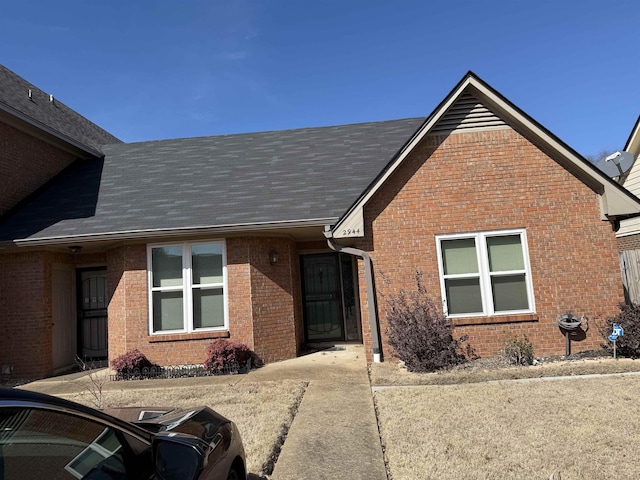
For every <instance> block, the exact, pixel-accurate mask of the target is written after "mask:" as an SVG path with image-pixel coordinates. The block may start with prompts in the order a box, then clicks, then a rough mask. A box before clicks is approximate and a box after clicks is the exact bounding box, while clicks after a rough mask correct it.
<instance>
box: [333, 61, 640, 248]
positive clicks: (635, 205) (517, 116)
mask: <svg viewBox="0 0 640 480" xmlns="http://www.w3.org/2000/svg"><path fill="white" fill-rule="evenodd" d="M466 89H471V90H472V91H473V93H474V94H475V95H476V96H477V97H479V100H482V101H484V102H487V103H488V104H489V105H491V107H492V108H494V109H495V110H497V111H496V113H498V115H499V116H502V117H504V118H505V119H506V120H507V123H509V124H510V125H512V126H514V127H515V128H516V129H517V130H518V131H519V132H520V133H522V134H524V135H525V136H526V137H527V138H528V139H529V140H530V141H532V142H533V143H535V144H536V145H537V146H538V147H539V148H541V149H542V150H543V151H545V153H547V154H548V155H550V156H551V157H552V158H554V159H555V160H556V161H558V162H559V163H560V164H561V165H562V166H563V167H564V168H566V169H567V170H569V171H570V172H571V173H572V174H574V175H575V176H576V177H577V178H579V179H580V180H582V181H583V182H584V183H585V184H586V185H588V186H589V187H590V188H591V189H592V190H593V191H594V192H596V193H597V194H599V195H601V197H602V198H603V201H602V202H601V206H602V219H603V220H620V219H625V218H632V217H635V216H640V199H638V198H637V197H635V196H634V195H632V194H631V193H630V192H629V191H627V190H626V189H624V188H623V187H622V186H620V185H618V184H617V183H616V182H614V181H613V180H611V179H610V178H609V177H607V176H606V175H604V174H603V173H602V172H600V171H599V170H598V169H597V168H596V167H595V166H594V165H592V164H591V163H590V162H588V161H587V160H586V159H585V158H583V157H582V156H581V155H580V154H578V153H577V152H576V151H575V150H573V149H572V148H571V147H569V146H568V145H567V144H566V143H564V142H563V141H562V140H560V139H559V138H558V137H556V136H555V135H554V134H553V133H551V132H550V131H549V130H547V129H546V128H545V127H543V126H542V125H541V124H540V123H538V122H537V121H535V120H534V119H533V118H531V117H530V116H529V115H527V114H526V113H525V112H523V111H522V110H520V109H519V108H518V107H516V106H515V105H514V104H513V103H511V102H510V101H509V100H507V99H506V97H504V96H503V95H502V94H500V93H499V92H498V91H497V90H495V89H493V88H492V87H491V86H489V84H487V83H486V82H484V81H483V80H482V79H480V78H479V77H478V76H477V75H476V74H474V73H473V72H472V71H469V72H468V73H467V74H466V75H465V76H464V77H463V78H462V80H460V81H459V82H458V84H457V85H456V86H455V87H454V88H453V89H452V90H451V92H450V93H449V94H448V95H447V96H446V97H445V99H444V100H443V101H442V102H440V104H439V105H438V106H437V107H436V108H435V110H434V111H433V112H432V113H431V114H430V115H429V117H427V119H426V120H425V122H424V123H423V125H422V126H421V127H420V128H419V129H418V131H417V132H416V133H415V134H414V135H413V136H412V137H411V139H410V140H409V141H408V142H407V143H406V144H405V145H404V147H403V148H402V149H401V150H400V152H398V154H397V155H396V156H395V157H394V158H393V159H392V160H391V161H390V162H389V164H388V165H387V167H385V169H384V170H383V171H382V172H381V173H380V174H379V175H378V177H377V178H376V179H375V180H374V182H373V183H372V184H371V185H369V187H367V189H366V190H365V191H364V192H363V193H362V195H360V197H359V198H358V200H357V201H356V202H355V203H354V204H353V205H352V206H351V207H350V208H349V210H347V211H346V212H345V214H344V215H342V216H341V217H340V219H339V220H338V222H336V224H335V225H334V226H333V228H332V229H331V231H332V233H333V234H334V236H335V238H342V237H346V236H349V235H342V234H341V233H340V230H341V229H342V230H343V231H344V230H346V229H347V228H346V227H347V226H349V227H351V226H352V224H356V223H358V219H359V218H362V216H363V209H364V206H365V204H366V203H367V202H368V200H369V199H370V198H371V197H372V196H373V195H374V194H375V192H376V191H378V189H379V188H381V186H382V185H383V184H384V183H385V181H386V180H387V178H389V176H391V174H392V173H393V172H394V171H395V170H396V169H397V168H398V167H399V166H400V164H401V163H402V162H403V161H404V159H405V158H406V157H407V155H408V154H409V153H410V152H411V151H412V150H413V148H414V147H415V146H416V145H417V144H418V143H419V142H420V141H421V140H422V139H423V138H424V137H425V136H426V135H427V134H428V132H429V131H430V130H431V128H432V127H433V126H434V125H435V124H436V123H437V122H438V120H439V119H440V118H441V117H442V115H444V114H445V112H446V111H447V109H448V108H449V107H450V106H451V105H452V104H453V103H454V102H455V101H456V99H457V98H458V97H459V96H460V95H461V94H462V92H464V91H465V90H466ZM362 235H364V232H361V233H360V234H359V235H356V236H362ZM351 236H353V235H351Z"/></svg>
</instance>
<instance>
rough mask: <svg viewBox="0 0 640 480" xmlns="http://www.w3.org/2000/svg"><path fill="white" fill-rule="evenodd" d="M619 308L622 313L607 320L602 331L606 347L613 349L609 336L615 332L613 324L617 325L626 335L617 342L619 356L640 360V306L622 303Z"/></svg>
mask: <svg viewBox="0 0 640 480" xmlns="http://www.w3.org/2000/svg"><path fill="white" fill-rule="evenodd" d="M619 307H620V313H618V314H617V315H616V316H615V317H612V318H607V320H606V322H605V324H604V325H603V326H602V327H603V328H601V329H600V330H601V332H600V333H601V334H602V336H603V337H604V340H605V342H606V343H605V346H606V347H608V348H610V347H611V342H610V341H609V335H611V332H613V324H614V323H616V324H618V325H620V326H621V327H622V328H623V329H624V335H623V336H621V337H618V339H617V340H616V348H617V350H618V354H620V355H622V356H624V357H628V358H640V305H626V304H624V303H622V304H620V306H619Z"/></svg>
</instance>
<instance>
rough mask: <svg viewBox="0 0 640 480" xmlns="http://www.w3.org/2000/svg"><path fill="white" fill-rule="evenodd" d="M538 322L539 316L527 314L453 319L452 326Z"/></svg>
mask: <svg viewBox="0 0 640 480" xmlns="http://www.w3.org/2000/svg"><path fill="white" fill-rule="evenodd" d="M538 320H539V318H538V315H537V314H535V313H525V314H518V315H494V316H491V317H458V318H452V319H451V325H453V326H454V327H463V326H467V325H493V324H496V323H519V322H537V321H538Z"/></svg>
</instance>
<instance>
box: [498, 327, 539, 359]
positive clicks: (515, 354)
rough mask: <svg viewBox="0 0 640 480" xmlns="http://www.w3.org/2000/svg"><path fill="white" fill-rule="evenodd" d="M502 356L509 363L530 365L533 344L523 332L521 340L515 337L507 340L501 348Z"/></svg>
mask: <svg viewBox="0 0 640 480" xmlns="http://www.w3.org/2000/svg"><path fill="white" fill-rule="evenodd" d="M502 356H503V357H504V358H505V359H506V360H507V361H508V362H509V363H510V364H511V365H532V364H533V345H532V344H531V342H530V341H529V337H527V335H526V334H525V335H523V338H522V340H521V339H519V338H515V337H513V338H510V339H509V340H507V341H506V342H505V344H504V348H503V349H502Z"/></svg>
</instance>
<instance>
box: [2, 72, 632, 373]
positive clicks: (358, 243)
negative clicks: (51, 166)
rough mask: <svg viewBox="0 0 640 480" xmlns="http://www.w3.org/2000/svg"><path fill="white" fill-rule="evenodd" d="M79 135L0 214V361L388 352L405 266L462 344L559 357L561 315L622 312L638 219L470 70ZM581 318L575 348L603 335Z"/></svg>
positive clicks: (42, 368) (44, 366)
mask: <svg viewBox="0 0 640 480" xmlns="http://www.w3.org/2000/svg"><path fill="white" fill-rule="evenodd" d="M1 86H2V85H1V84H0V87H1ZM30 88H34V87H30ZM5 91H6V90H5V89H4V88H0V95H4V94H5ZM26 94H27V93H26V92H14V93H12V94H11V95H26ZM0 102H5V103H6V101H5V100H4V99H2V98H0ZM17 110H18V113H24V112H22V111H20V110H19V109H17ZM24 116H26V117H28V118H31V117H32V116H33V114H31V115H29V114H24ZM3 121H5V120H3ZM27 123H28V122H27ZM31 123H35V122H31ZM29 125H31V124H29ZM23 127H24V128H22V129H21V130H20V135H22V133H21V132H22V131H26V130H28V129H29V128H31V127H27V126H23ZM13 136H14V135H13V133H11V134H9V135H6V134H5V136H4V137H2V139H1V140H0V141H2V142H4V144H10V143H11V142H12V141H13ZM54 137H55V135H54ZM45 140H47V139H45ZM49 140H50V139H49ZM52 142H53V140H51V142H49V143H52ZM104 143H108V144H104ZM93 148H94V149H95V151H93V152H86V151H83V150H82V149H80V150H81V151H80V152H77V153H76V154H75V155H76V157H77V160H75V161H74V162H73V163H72V164H71V165H70V166H68V167H67V168H66V169H64V170H63V171H62V172H61V173H59V174H57V175H55V176H54V177H53V179H51V181H49V182H48V183H47V184H46V185H44V186H43V187H41V188H39V189H38V190H37V192H35V193H34V194H33V195H30V196H29V197H28V198H27V199H26V200H25V201H23V202H22V203H21V204H20V205H19V206H18V207H16V208H14V209H13V210H11V211H10V212H8V213H7V214H6V215H5V216H4V217H3V219H2V221H1V222H0V241H1V242H2V243H0V248H2V249H1V250H0V268H1V269H2V270H1V271H2V275H1V276H0V364H2V365H5V366H10V367H11V368H13V375H16V376H20V375H24V376H27V375H28V376H43V375H49V374H51V373H52V372H53V371H55V370H57V369H62V368H65V367H66V366H67V365H68V364H70V363H71V362H72V361H73V358H74V356H75V355H76V354H80V355H81V356H87V357H99V356H101V355H105V354H106V353H107V352H106V351H105V348H107V347H108V356H109V358H113V357H115V356H116V355H119V354H122V353H124V352H125V351H128V350H131V349H134V348H138V349H140V350H141V351H142V352H144V353H145V354H146V355H147V356H148V357H149V358H150V359H151V360H152V361H155V362H158V363H160V364H165V365H169V364H189V363H199V362H202V361H203V360H204V356H205V350H206V347H207V345H208V344H209V342H211V340H212V339H214V338H229V339H230V340H233V341H237V342H242V343H245V344H247V345H248V346H249V347H251V348H252V349H254V350H255V352H256V353H257V355H258V356H259V357H260V358H262V359H263V360H264V361H266V362H270V361H276V360H282V359H287V358H292V357H295V356H296V355H297V354H299V352H300V350H301V348H302V347H303V346H304V345H305V344H309V343H323V342H336V341H353V342H363V343H364V345H365V350H366V356H367V359H368V361H373V360H374V359H377V358H378V357H379V356H382V357H383V358H391V356H392V352H391V351H390V348H389V346H388V341H387V335H386V326H387V323H386V318H385V299H388V298H389V295H391V294H393V293H397V292H400V291H401V290H403V289H412V288H414V287H415V284H414V281H413V279H414V277H415V272H416V271H421V272H422V274H423V282H424V284H425V286H426V288H427V290H428V292H429V294H430V295H431V296H432V297H433V298H434V299H436V300H437V301H438V302H440V301H442V304H443V306H444V311H445V312H446V314H447V315H448V316H449V317H450V318H451V319H452V322H453V324H454V325H455V330H454V332H455V334H456V335H468V336H469V343H470V344H471V345H472V346H473V348H474V349H475V351H476V353H477V354H479V355H481V356H489V355H495V354H497V353H498V352H499V351H500V349H501V348H502V347H503V345H504V342H505V340H506V339H508V338H510V337H511V336H521V335H522V334H526V335H528V338H529V339H530V340H531V341H532V342H533V344H534V347H535V351H536V353H537V354H561V353H564V349H565V339H564V336H563V335H562V333H561V332H560V331H559V329H558V327H557V324H556V317H557V316H558V315H559V314H563V313H567V312H569V311H571V312H573V313H574V314H577V315H580V316H585V317H587V318H588V319H589V320H592V321H594V320H595V319H596V318H598V317H604V316H609V315H613V314H615V313H616V311H617V305H618V302H619V301H621V300H622V298H623V291H622V283H621V279H620V271H619V263H618V256H617V244H616V237H615V233H614V230H613V228H612V224H617V222H618V221H620V220H623V219H626V218H630V217H634V216H637V215H639V214H640V201H639V200H638V199H637V198H635V197H634V196H633V195H631V194H629V192H627V191H626V190H625V189H623V188H622V187H620V186H619V185H617V184H616V183H615V182H613V181H611V180H610V179H608V178H607V177H606V176H605V175H603V174H602V173H601V172H599V171H598V170H597V169H596V168H595V167H593V166H592V165H591V164H590V163H589V162H587V161H586V160H585V159H583V158H582V157H581V156H580V155H578V154H577V153H576V152H575V151H573V150H572V149H571V148H569V147H568V146H567V145H565V144H564V143H563V142H562V141H560V140H559V139H558V138H556V137H555V136H554V135H553V134H551V133H550V132H549V131H547V130H546V129H544V128H543V127H542V126H541V125H539V124H538V123H537V122H535V121H534V120H533V119H531V118H530V117H529V116H527V115H526V114H525V113H524V112H522V111H520V110H519V109H518V108H517V107H515V106H514V105H513V104H512V103H510V102H509V101H508V100H506V99H505V98H504V97H503V96H502V95H500V94H499V93H498V92H497V91H495V90H494V89H492V88H491V87H490V86H489V85H487V84H486V83H485V82H483V81H482V80H480V79H479V78H478V77H477V76H476V75H474V74H473V73H468V74H467V75H465V77H464V78H463V79H462V80H461V81H460V82H459V83H458V85H456V86H455V87H454V89H453V90H452V91H451V93H450V94H449V95H448V96H447V97H446V98H445V99H444V100H443V101H442V103H441V104H440V105H439V106H438V107H437V108H436V109H435V110H434V112H433V113H432V114H431V115H430V116H429V117H427V118H426V119H424V118H417V119H405V120H392V121H386V122H373V123H363V124H356V125H343V126H336V127H323V128H305V129H299V130H287V131H280V132H263V133H250V134H240V135H225V136H217V137H202V138H191V139H173V140H162V141H151V142H141V143H132V144H123V143H119V142H117V141H116V139H113V141H111V142H109V141H107V142H102V141H101V142H98V143H97V144H96V145H94V147H93ZM81 153H82V155H81ZM33 155H34V157H33V158H36V159H37V158H38V154H37V152H36V153H35V154H33ZM3 161H8V162H11V159H10V158H9V159H8V160H3ZM26 161H29V160H26ZM74 278H75V281H73V279H74ZM83 285H84V287H83ZM105 313H107V314H108V342H106V343H105V342H102V343H101V335H103V334H102V333H101V331H102V330H100V325H99V324H100V322H99V321H94V320H95V319H99V318H103V317H104V314H105ZM589 325H590V326H587V325H586V324H585V327H584V330H585V331H582V332H579V334H578V335H577V336H576V340H578V341H577V342H575V343H574V350H584V349H590V348H597V347H598V346H599V345H600V343H601V338H600V335H599V332H598V331H597V328H595V326H594V325H593V322H592V323H591V324H589ZM61 332H62V333H61Z"/></svg>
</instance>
